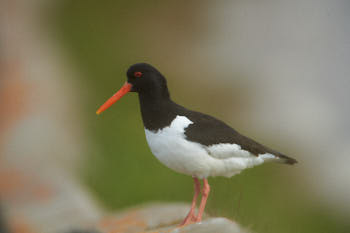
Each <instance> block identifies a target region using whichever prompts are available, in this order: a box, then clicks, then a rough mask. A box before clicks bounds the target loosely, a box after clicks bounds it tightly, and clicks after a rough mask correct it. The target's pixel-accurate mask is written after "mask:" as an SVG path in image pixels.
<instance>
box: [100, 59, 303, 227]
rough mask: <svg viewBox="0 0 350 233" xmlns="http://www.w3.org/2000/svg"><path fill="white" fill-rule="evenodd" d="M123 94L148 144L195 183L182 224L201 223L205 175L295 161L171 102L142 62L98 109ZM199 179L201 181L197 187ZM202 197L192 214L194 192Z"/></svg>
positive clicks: (163, 84)
mask: <svg viewBox="0 0 350 233" xmlns="http://www.w3.org/2000/svg"><path fill="white" fill-rule="evenodd" d="M128 92H137V93H138V94H139V101H140V106H141V114H142V120H143V124H144V127H145V134H146V139H147V142H148V145H149V147H150V149H151V151H152V153H153V154H154V155H155V156H156V157H157V159H158V160H159V161H160V162H161V163H163V164H164V165H165V166H167V167H168V168H171V169H173V170H175V171H177V172H179V173H183V174H187V175H190V176H192V177H193V180H194V196H193V200H192V205H191V209H190V211H189V213H188V215H187V216H186V218H185V219H184V220H183V222H182V224H181V225H186V224H189V223H193V222H200V221H201V219H202V215H203V212H204V208H205V205H206V202H207V198H208V195H209V191H210V187H209V184H208V180H207V178H208V177H209V176H225V177H231V176H233V175H235V174H238V173H240V172H241V171H242V170H244V169H246V168H250V167H253V166H256V165H260V164H262V163H264V162H265V161H276V162H281V163H285V164H294V163H296V162H297V161H296V160H295V159H293V158H290V157H287V156H286V155H284V154H281V153H280V152H277V151H275V150H272V149H270V148H268V147H266V146H263V145H261V144H259V143H257V142H255V141H254V140H252V139H250V138H248V137H246V136H243V135H242V134H240V133H238V132H237V131H236V130H234V129H233V128H231V127H230V126H228V125H227V124H225V123H224V122H222V121H220V120H218V119H215V118H214V117H212V116H209V115H206V114H203V113H199V112H196V111H192V110H189V109H186V108H184V107H182V106H180V105H178V104H176V103H175V102H173V101H172V100H171V98H170V94H169V91H168V87H167V82H166V79H165V77H164V76H163V75H162V74H161V73H160V72H159V71H158V70H157V69H156V68H154V67H153V66H151V65H149V64H146V63H138V64H135V65H132V66H131V67H130V68H129V69H128V71H127V81H126V82H125V84H124V86H123V87H122V88H121V89H120V90H119V91H118V92H117V93H116V94H114V95H113V96H112V97H111V98H110V99H108V100H107V101H106V102H105V103H104V104H103V105H102V106H101V107H100V108H99V109H98V110H97V112H96V113H97V114H100V113H101V112H103V111H104V110H106V109H107V108H109V107H110V106H111V105H112V104H114V103H115V102H116V101H118V100H119V99H120V98H121V97H122V96H123V95H125V94H126V93H128ZM199 179H202V180H203V188H202V190H200V189H201V185H200V181H199ZM200 192H201V194H202V199H201V202H200V205H199V209H198V214H197V215H195V208H196V201H197V197H198V195H199V193H200Z"/></svg>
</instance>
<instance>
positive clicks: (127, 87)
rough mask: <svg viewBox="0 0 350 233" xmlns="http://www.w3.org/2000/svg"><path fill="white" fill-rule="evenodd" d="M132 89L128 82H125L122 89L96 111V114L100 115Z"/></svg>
mask: <svg viewBox="0 0 350 233" xmlns="http://www.w3.org/2000/svg"><path fill="white" fill-rule="evenodd" d="M131 88H132V85H131V84H130V83H128V82H125V83H124V85H123V86H122V88H120V90H119V91H118V92H117V93H115V94H114V95H113V96H112V97H111V98H109V99H108V100H107V101H106V102H105V103H104V104H102V106H101V107H100V108H99V109H98V110H97V112H96V114H97V115H99V114H101V113H102V112H103V111H104V110H106V109H107V108H109V107H110V106H112V104H114V103H115V102H117V101H118V100H119V99H120V98H122V97H123V95H125V94H126V93H128V92H129V91H130V90H131Z"/></svg>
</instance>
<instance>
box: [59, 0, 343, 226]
mask: <svg viewBox="0 0 350 233" xmlns="http://www.w3.org/2000/svg"><path fill="white" fill-rule="evenodd" d="M205 5H206V2H205V1H201V2H195V1H140V2H137V1H126V0H125V1H86V0H84V1H83V0H76V1H68V0H66V1H61V3H60V5H59V8H57V9H55V14H54V15H53V22H54V24H55V30H56V32H55V34H56V35H57V36H56V38H57V39H58V40H59V42H60V43H61V45H62V46H64V47H65V49H66V51H68V52H69V55H71V62H72V63H74V64H75V65H77V66H78V67H79V68H80V70H81V76H80V79H79V80H76V83H77V85H78V87H79V91H80V92H79V95H82V96H83V97H84V98H83V100H84V102H83V103H82V106H83V112H82V114H81V116H83V117H84V118H83V119H82V123H83V124H85V126H86V129H87V130H86V132H87V133H88V136H89V137H90V138H92V139H93V142H94V145H91V146H90V148H89V149H90V153H89V154H87V155H86V156H87V159H86V161H88V167H87V169H86V171H84V180H85V182H86V184H87V185H88V186H89V187H90V188H91V190H92V191H93V192H94V193H95V195H96V196H97V197H98V198H99V199H100V200H102V202H103V203H104V205H105V206H106V207H107V208H109V209H112V210H117V209H120V208H124V207H128V206H132V205H137V204H140V203H144V202H150V201H167V202H176V201H183V202H190V201H191V198H192V193H193V184H192V179H191V178H190V177H188V176H185V175H181V174H177V173H175V172H173V171H171V170H169V169H168V168H166V167H164V166H163V165H162V164H160V163H159V162H158V161H157V159H156V158H155V157H154V156H153V155H152V154H151V152H150V150H149V148H148V146H147V143H146V140H145V136H144V130H143V125H142V121H141V116H140V112H139V105H138V99H137V96H136V94H129V95H127V96H125V97H124V98H123V99H122V100H121V101H119V102H118V103H117V104H116V105H115V106H114V107H112V108H111V109H109V110H108V111H106V112H105V113H103V114H102V115H101V116H96V114H95V111H96V110H97V108H98V107H99V105H101V104H102V103H103V102H104V101H105V100H106V99H107V98H109V97H110V96H111V95H112V94H114V92H115V91H117V90H118V89H119V87H121V85H122V84H123V83H124V82H125V78H126V76H125V72H126V69H127V68H128V66H129V65H131V64H132V63H135V62H139V61H146V62H149V63H151V64H154V65H155V66H158V67H160V68H162V69H161V71H162V72H163V73H165V74H167V75H166V76H169V75H170V74H171V78H172V79H173V81H171V80H170V81H169V82H170V83H173V85H172V87H173V89H174V91H172V94H173V96H174V97H175V96H176V97H175V99H176V100H178V99H181V100H182V101H181V102H180V103H184V100H185V97H182V96H183V95H184V96H186V94H185V92H189V91H191V89H190V88H188V89H186V90H181V89H179V88H178V89H177V90H176V86H179V85H180V86H181V85H183V84H181V83H185V82H190V83H191V80H190V78H191V76H188V77H186V78H183V79H179V78H180V76H179V71H178V70H174V67H176V59H178V60H179V59H181V58H180V57H176V56H175V57H174V56H172V55H173V54H177V53H176V51H175V50H177V49H178V47H177V46H178V44H179V43H182V45H181V46H184V48H183V50H186V49H188V47H186V45H185V41H186V40H191V38H193V37H194V36H195V35H194V34H198V33H201V30H200V28H201V26H202V25H201V23H200V22H198V18H197V17H196V11H198V10H201V9H203V8H204V9H205ZM206 10H208V9H206ZM205 23H206V22H205ZM203 28H205V27H203ZM204 31H205V30H204ZM169 33H170V35H169ZM202 36H205V35H202ZM184 56H186V54H184ZM168 63H170V64H172V65H169V64H168ZM179 64H181V63H180V62H179ZM214 65H215V64H214ZM168 66H169V67H170V66H171V67H173V69H170V68H169V70H167V69H168ZM163 67H164V68H163ZM168 74H169V75H168ZM175 79H176V81H174V80H175ZM176 82H177V84H176ZM202 86H205V85H204V84H203V85H202ZM224 86H225V85H223V87H224ZM174 87H175V88H174ZM197 88H198V87H196V89H197ZM206 88H213V87H206ZM199 89H200V88H199ZM171 90H172V89H171ZM175 90H176V91H175ZM216 91H217V92H218V93H220V89H217V90H216ZM201 92H202V91H197V92H196V95H199V96H200V95H202V96H203V97H204V96H206V100H207V101H210V100H212V101H213V103H212V104H208V103H201V104H202V105H201V106H203V110H202V109H199V110H202V111H206V112H207V113H210V114H215V115H216V116H218V117H219V118H221V119H224V118H223V117H222V116H224V112H222V111H224V109H222V105H221V106H219V105H220V104H218V103H221V104H222V101H220V100H222V99H221V97H223V96H220V95H219V97H214V96H212V95H208V94H207V93H205V92H204V91H203V92H202V93H201ZM174 93H175V94H174ZM182 93H183V95H182ZM221 95H222V93H221ZM213 98H217V99H215V100H214V99H213ZM194 101H197V104H198V106H200V104H199V103H198V102H199V101H200V98H199V97H198V96H197V97H195V98H194V99H191V100H186V102H188V104H185V105H186V106H187V107H192V106H191V105H193V104H194ZM215 103H217V104H215ZM228 104H232V102H230V101H228ZM210 106H212V108H214V110H213V109H208V108H210ZM232 106H233V104H232ZM220 108H221V109H222V110H221V112H217V110H218V109H220ZM197 109H198V108H197ZM204 109H207V110H204ZM224 120H225V119H224ZM252 136H253V135H252ZM300 157H302V156H300ZM300 162H302V161H300ZM296 166H298V165H296ZM292 172H293V167H287V166H285V165H280V164H268V165H263V166H260V167H256V168H254V169H249V170H247V171H244V172H243V173H242V174H240V175H237V176H235V177H233V178H231V179H225V178H211V179H210V180H209V182H210V184H211V186H212V193H211V195H210V199H209V202H208V207H207V211H208V212H209V213H210V214H212V215H214V216H215V215H217V216H227V217H229V218H231V219H235V220H236V221H237V222H239V223H240V224H242V225H244V226H247V227H249V228H251V229H252V230H254V231H256V232H259V233H270V232H284V233H287V232H290V233H295V232H305V233H310V232H318V233H321V232H344V233H345V232H349V229H350V226H345V225H344V223H342V224H343V225H342V224H340V223H339V222H338V221H337V220H336V218H335V217H334V216H332V214H331V213H329V212H328V211H327V210H326V209H322V208H321V207H320V206H319V205H317V202H314V201H313V199H312V194H311V195H305V193H304V192H303V187H302V185H303V181H302V175H299V176H297V174H296V173H293V174H292ZM295 176H297V177H295ZM297 179H301V181H297ZM310 197H311V198H310ZM349 224H350V223H349Z"/></svg>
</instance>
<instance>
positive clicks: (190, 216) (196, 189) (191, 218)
mask: <svg viewBox="0 0 350 233" xmlns="http://www.w3.org/2000/svg"><path fill="white" fill-rule="evenodd" d="M193 181H194V195H193V200H192V205H191V209H190V212H188V214H187V216H186V218H185V219H184V220H183V222H182V223H181V225H180V226H184V225H187V224H190V223H193V222H195V220H196V216H195V215H194V211H195V208H196V202H197V197H198V195H199V193H200V191H201V183H200V182H199V180H198V178H196V177H193Z"/></svg>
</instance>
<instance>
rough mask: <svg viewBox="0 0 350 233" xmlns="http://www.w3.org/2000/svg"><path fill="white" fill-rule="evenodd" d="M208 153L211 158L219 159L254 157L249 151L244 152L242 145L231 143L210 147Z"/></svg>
mask: <svg viewBox="0 0 350 233" xmlns="http://www.w3.org/2000/svg"><path fill="white" fill-rule="evenodd" d="M206 149H207V151H208V152H209V154H210V155H211V156H213V157H214V158H217V159H227V158H232V157H236V158H248V157H249V156H252V154H251V153H250V152H249V151H246V150H243V149H242V148H241V146H240V145H237V144H230V143H220V144H216V145H212V146H208V147H207V148H206Z"/></svg>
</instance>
